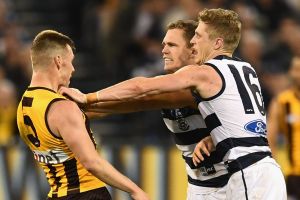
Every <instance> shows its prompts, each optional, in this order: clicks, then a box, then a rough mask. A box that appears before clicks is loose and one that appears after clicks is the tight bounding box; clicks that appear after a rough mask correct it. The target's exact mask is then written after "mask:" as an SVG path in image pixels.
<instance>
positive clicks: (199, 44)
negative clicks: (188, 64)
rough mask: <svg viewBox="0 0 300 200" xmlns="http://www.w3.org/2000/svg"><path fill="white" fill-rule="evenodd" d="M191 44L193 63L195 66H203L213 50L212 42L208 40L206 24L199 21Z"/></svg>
mask: <svg viewBox="0 0 300 200" xmlns="http://www.w3.org/2000/svg"><path fill="white" fill-rule="evenodd" d="M191 43H192V45H193V50H194V52H193V53H194V56H195V62H196V63H197V64H203V63H204V62H205V61H207V59H208V57H209V56H210V54H211V52H212V50H213V48H214V40H211V39H210V38H209V34H208V32H207V24H205V23H203V22H201V21H200V22H199V24H198V27H197V28H196V30H195V35H194V37H193V38H192V40H191Z"/></svg>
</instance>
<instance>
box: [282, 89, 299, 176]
mask: <svg viewBox="0 0 300 200" xmlns="http://www.w3.org/2000/svg"><path fill="white" fill-rule="evenodd" d="M278 103H279V106H280V108H279V110H280V112H279V119H280V120H279V123H280V127H281V130H282V131H283V133H284V135H285V138H286V140H287V144H288V145H287V150H288V159H289V161H290V164H291V173H292V174H294V175H300V157H299V155H300V146H299V144H300V99H299V98H298V97H297V96H296V94H295V92H294V91H293V90H287V91H285V92H283V93H281V94H280V95H279V96H278Z"/></svg>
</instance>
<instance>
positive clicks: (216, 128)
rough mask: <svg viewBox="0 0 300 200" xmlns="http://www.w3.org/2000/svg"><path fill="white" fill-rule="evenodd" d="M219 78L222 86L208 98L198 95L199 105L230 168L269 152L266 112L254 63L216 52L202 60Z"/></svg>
mask: <svg viewBox="0 0 300 200" xmlns="http://www.w3.org/2000/svg"><path fill="white" fill-rule="evenodd" d="M205 64H206V65H210V66H211V67H213V68H214V69H215V70H216V72H217V73H218V74H219V75H220V77H221V79H222V88H221V90H220V92H219V93H218V94H216V95H215V96H213V97H211V98H207V99H205V98H201V97H200V95H198V107H199V110H200V112H201V114H202V116H203V117H204V119H205V122H206V124H207V125H208V127H209V128H211V129H212V132H211V136H212V139H213V141H214V143H215V145H216V148H217V152H218V153H219V154H220V155H222V156H223V160H224V161H237V162H232V164H234V166H233V168H235V167H239V165H243V167H246V166H249V165H251V164H252V163H254V162H256V161H258V160H260V159H262V158H264V157H266V156H269V155H271V153H270V148H269V146H268V142H267V139H266V113H265V109H264V105H263V99H262V95H261V89H260V85H259V81H258V78H257V75H256V72H255V70H254V69H253V67H252V66H251V65H250V64H249V63H246V62H243V61H241V60H239V59H235V58H230V57H227V56H218V57H216V58H215V59H212V60H209V61H207V62H206V63H205Z"/></svg>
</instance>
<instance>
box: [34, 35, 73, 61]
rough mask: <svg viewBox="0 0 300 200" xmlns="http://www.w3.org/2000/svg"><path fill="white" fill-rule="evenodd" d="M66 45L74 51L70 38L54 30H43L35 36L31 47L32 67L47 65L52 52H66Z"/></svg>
mask: <svg viewBox="0 0 300 200" xmlns="http://www.w3.org/2000/svg"><path fill="white" fill-rule="evenodd" d="M67 45H69V46H70V47H71V49H72V50H73V51H75V44H74V42H73V40H72V39H71V38H69V37H68V36H66V35H64V34H62V33H59V32H57V31H54V30H44V31H42V32H40V33H38V34H37V35H36V37H35V38H34V40H33V42H32V46H31V61H32V65H33V66H35V65H47V64H48V63H49V62H50V58H51V56H52V54H53V53H54V52H57V51H61V50H66V48H67Z"/></svg>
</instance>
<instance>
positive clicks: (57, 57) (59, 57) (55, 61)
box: [54, 55, 62, 69]
mask: <svg viewBox="0 0 300 200" xmlns="http://www.w3.org/2000/svg"><path fill="white" fill-rule="evenodd" d="M54 63H55V65H56V66H57V68H58V69H60V67H61V63H62V60H61V56H59V55H57V56H55V57H54Z"/></svg>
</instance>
